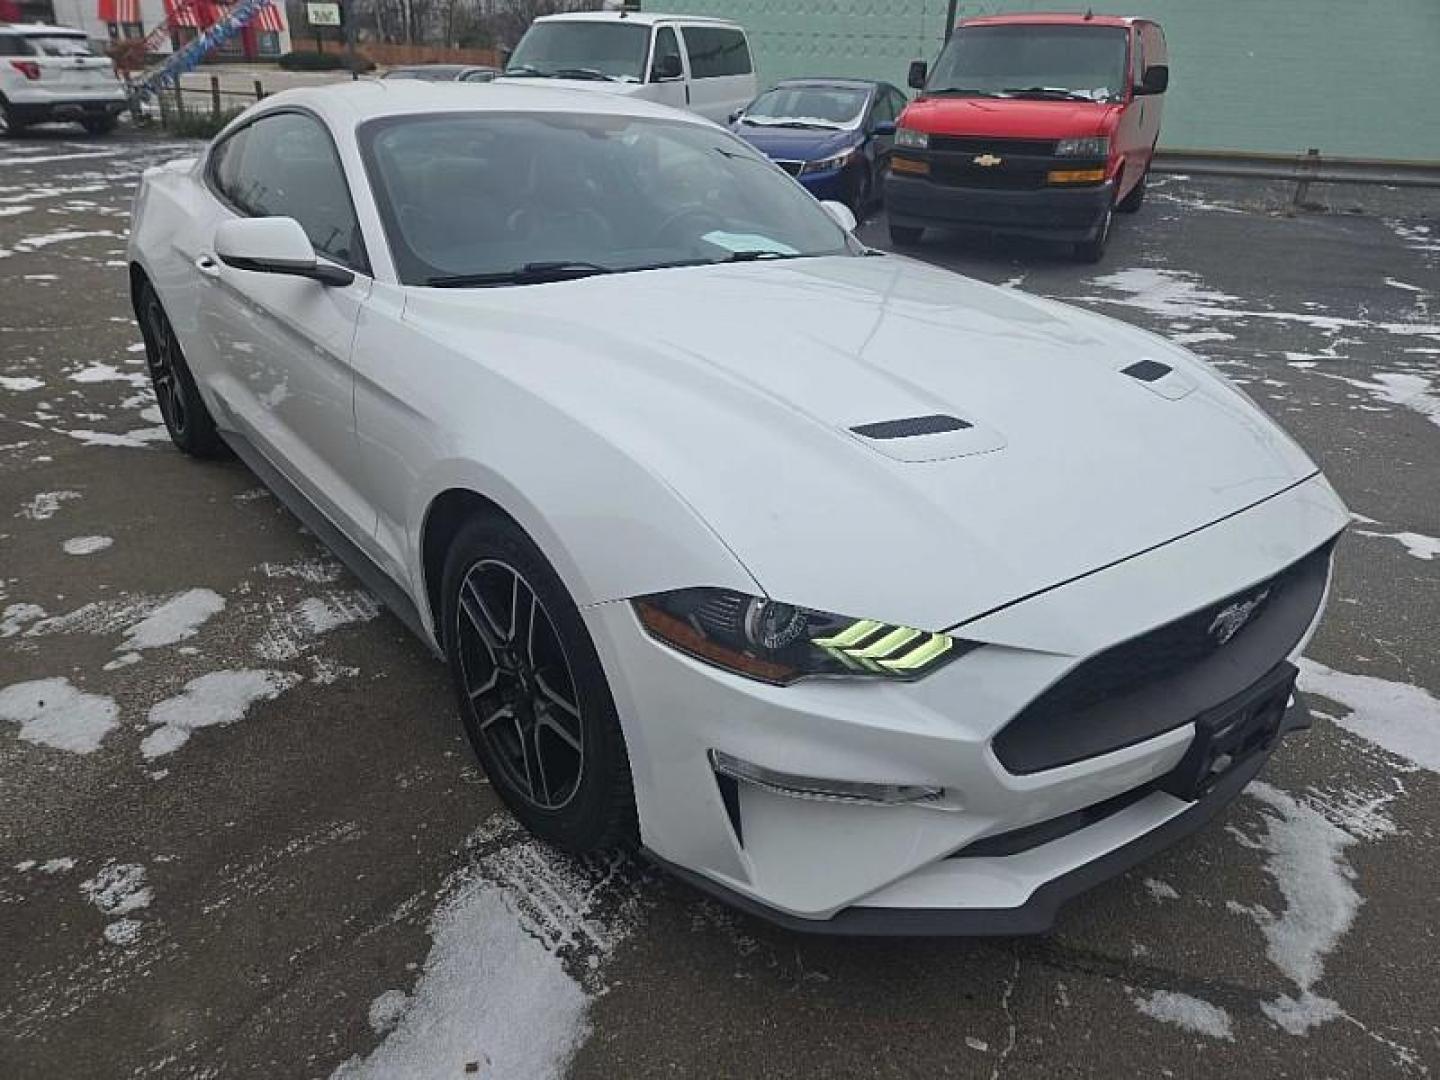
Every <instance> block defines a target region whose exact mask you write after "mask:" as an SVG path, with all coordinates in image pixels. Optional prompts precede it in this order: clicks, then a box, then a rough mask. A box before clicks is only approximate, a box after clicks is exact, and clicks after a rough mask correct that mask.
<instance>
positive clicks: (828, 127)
mask: <svg viewBox="0 0 1440 1080" xmlns="http://www.w3.org/2000/svg"><path fill="white" fill-rule="evenodd" d="M746 123H749V124H754V125H755V126H756V127H778V128H806V129H810V130H815V131H840V130H842V128H841V127H840V125H839V124H821V123H817V122H816V121H814V120H751V119H749V118H748V117H747V118H746Z"/></svg>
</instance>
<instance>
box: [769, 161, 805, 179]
mask: <svg viewBox="0 0 1440 1080" xmlns="http://www.w3.org/2000/svg"><path fill="white" fill-rule="evenodd" d="M775 164H776V165H779V166H780V168H782V169H784V170H785V171H786V172H787V173H789V174H790V175H791V176H799V175H800V170H801V169H802V168H804V167H805V163H804V162H803V161H778V160H777V161H776V162H775Z"/></svg>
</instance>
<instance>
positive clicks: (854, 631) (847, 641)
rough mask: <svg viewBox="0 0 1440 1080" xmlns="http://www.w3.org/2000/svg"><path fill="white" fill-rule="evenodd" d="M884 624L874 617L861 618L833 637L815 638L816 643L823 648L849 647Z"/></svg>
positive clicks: (858, 642)
mask: <svg viewBox="0 0 1440 1080" xmlns="http://www.w3.org/2000/svg"><path fill="white" fill-rule="evenodd" d="M884 626H885V624H884V623H880V622H876V621H875V620H874V619H861V620H860V621H859V622H854V623H851V624H850V625H849V626H847V627H846V628H845V629H844V630H841V631H840V633H838V634H835V635H834V636H833V637H828V638H815V639H814V644H816V645H819V646H820V647H821V648H822V649H847V648H849V647H850V646H852V645H858V644H860V642H862V641H864V640H865V639H866V638H867V637H869V636H870V635H871V634H873V633H874V632H875V631H876V630H880V629H882V628H883V627H884Z"/></svg>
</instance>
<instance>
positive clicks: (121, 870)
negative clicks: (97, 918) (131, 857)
mask: <svg viewBox="0 0 1440 1080" xmlns="http://www.w3.org/2000/svg"><path fill="white" fill-rule="evenodd" d="M80 891H81V892H82V893H84V894H85V899H86V900H89V901H90V903H92V904H94V905H95V906H96V907H97V908H99V909H100V910H101V911H102V912H104V913H105V914H106V915H128V914H130V912H132V911H138V910H140V909H141V908H144V907H149V906H150V901H151V900H153V899H155V894H154V893H153V892H152V891H151V889H150V886H148V885H146V884H145V867H143V866H141V865H140V864H139V863H117V862H108V863H106V864H105V865H104V866H102V867H101V868H100V872H99V873H98V874H96V875H95V876H94V877H93V878H90V879H89V880H88V881H82V882H81V883H80Z"/></svg>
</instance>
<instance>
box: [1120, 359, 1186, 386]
mask: <svg viewBox="0 0 1440 1080" xmlns="http://www.w3.org/2000/svg"><path fill="white" fill-rule="evenodd" d="M1172 370H1174V369H1173V368H1171V367H1170V365H1169V364H1162V363H1160V361H1159V360H1137V361H1135V363H1133V364H1131V365H1130V366H1129V367H1127V368H1121V369H1120V373H1121V374H1122V375H1129V376H1130V377H1131V378H1132V379H1139V380H1140V381H1141V382H1156V381H1158V380H1160V379H1163V378H1164V377H1165V376H1166V375H1169V374H1170V372H1171V371H1172Z"/></svg>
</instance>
